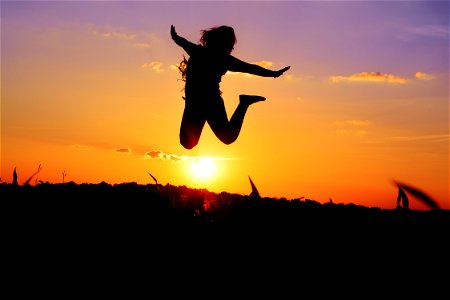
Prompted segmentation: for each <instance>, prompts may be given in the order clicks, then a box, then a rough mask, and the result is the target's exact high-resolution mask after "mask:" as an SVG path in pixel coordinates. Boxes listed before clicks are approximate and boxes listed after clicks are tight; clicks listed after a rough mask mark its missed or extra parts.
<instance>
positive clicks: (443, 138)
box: [392, 134, 450, 142]
mask: <svg viewBox="0 0 450 300" xmlns="http://www.w3.org/2000/svg"><path fill="white" fill-rule="evenodd" d="M392 140H393V141H396V142H412V141H430V142H448V141H449V140H450V135H449V134H430V135H420V136H394V137H392Z"/></svg>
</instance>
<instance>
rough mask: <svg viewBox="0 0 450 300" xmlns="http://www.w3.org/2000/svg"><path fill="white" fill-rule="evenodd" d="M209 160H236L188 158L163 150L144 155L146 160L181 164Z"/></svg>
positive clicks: (148, 152)
mask: <svg viewBox="0 0 450 300" xmlns="http://www.w3.org/2000/svg"><path fill="white" fill-rule="evenodd" d="M203 158H208V159H210V160H236V159H235V158H225V157H206V156H188V155H177V154H169V153H165V152H164V151H162V150H150V151H147V152H146V153H145V154H144V159H160V160H164V161H171V162H181V161H197V160H199V159H203Z"/></svg>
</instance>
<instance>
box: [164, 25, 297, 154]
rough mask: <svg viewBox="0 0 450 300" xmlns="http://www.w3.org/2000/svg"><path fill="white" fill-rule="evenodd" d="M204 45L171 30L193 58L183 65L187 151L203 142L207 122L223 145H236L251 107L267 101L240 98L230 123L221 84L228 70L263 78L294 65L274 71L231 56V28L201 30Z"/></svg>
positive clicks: (183, 130)
mask: <svg viewBox="0 0 450 300" xmlns="http://www.w3.org/2000/svg"><path fill="white" fill-rule="evenodd" d="M201 33H202V35H201V38H200V44H194V43H192V42H190V41H188V40H187V39H185V38H183V37H181V36H179V35H178V34H177V32H176V31H175V27H174V26H173V25H172V26H171V27H170V35H171V36H172V39H173V40H174V42H175V43H176V44H177V45H178V46H180V47H182V48H183V49H184V51H185V52H186V53H187V54H188V55H189V59H188V60H186V58H184V57H183V61H182V62H181V63H180V65H179V67H178V68H179V70H180V71H181V73H182V78H183V80H184V81H185V87H184V92H185V97H183V99H184V100H185V107H184V112H183V119H182V121H181V127H180V143H181V145H182V146H183V147H185V148H186V149H192V148H194V147H195V146H196V145H197V144H198V141H199V139H200V135H201V133H202V130H203V127H204V125H205V122H208V124H209V126H210V127H211V130H212V131H213V132H214V134H215V135H216V136H217V137H218V138H219V140H221V141H222V142H223V143H225V144H227V145H229V144H231V143H233V142H234V141H235V140H236V139H237V137H238V136H239V133H240V131H241V127H242V123H243V121H244V117H245V114H246V112H247V109H248V107H249V106H250V105H251V104H253V103H256V102H259V101H264V100H266V98H264V97H262V96H256V95H240V96H239V105H238V106H237V108H236V110H235V112H234V113H233V116H232V117H231V119H230V120H229V121H228V117H227V113H226V110H225V105H224V102H223V99H222V96H221V94H222V92H221V91H220V88H219V84H220V81H221V79H222V76H223V75H225V73H226V72H227V71H232V72H242V73H249V74H253V75H257V76H262V77H274V78H276V77H279V76H281V75H282V74H283V73H284V72H286V71H287V70H289V68H290V66H288V67H285V68H283V69H280V70H278V71H272V70H269V69H266V68H263V67H261V66H259V65H256V64H251V63H247V62H244V61H241V60H239V59H237V58H235V57H234V56H232V55H231V51H233V49H234V45H235V44H236V36H235V34H234V29H233V28H232V27H229V26H219V27H213V28H209V29H206V30H202V31H201Z"/></svg>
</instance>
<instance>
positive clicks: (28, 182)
mask: <svg viewBox="0 0 450 300" xmlns="http://www.w3.org/2000/svg"><path fill="white" fill-rule="evenodd" d="M41 169H42V168H41V164H39V167H38V169H37V171H36V172H34V173H33V174H31V176H30V177H29V178H28V179H27V180H26V181H25V183H24V184H23V185H28V184H30V181H31V179H33V177H34V176H36V175H37V174H38V173H39V172H40V171H41Z"/></svg>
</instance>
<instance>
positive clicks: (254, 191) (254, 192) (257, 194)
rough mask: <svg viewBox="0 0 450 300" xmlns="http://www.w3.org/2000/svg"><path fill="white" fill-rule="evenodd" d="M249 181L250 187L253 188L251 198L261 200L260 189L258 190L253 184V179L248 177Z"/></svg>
mask: <svg viewBox="0 0 450 300" xmlns="http://www.w3.org/2000/svg"><path fill="white" fill-rule="evenodd" d="M248 179H249V180H250V185H251V186H252V192H251V193H250V195H249V196H250V197H252V198H256V199H261V195H260V194H259V192H258V189H257V188H256V186H255V184H254V183H253V181H252V179H251V178H250V176H248Z"/></svg>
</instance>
